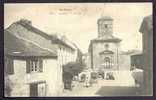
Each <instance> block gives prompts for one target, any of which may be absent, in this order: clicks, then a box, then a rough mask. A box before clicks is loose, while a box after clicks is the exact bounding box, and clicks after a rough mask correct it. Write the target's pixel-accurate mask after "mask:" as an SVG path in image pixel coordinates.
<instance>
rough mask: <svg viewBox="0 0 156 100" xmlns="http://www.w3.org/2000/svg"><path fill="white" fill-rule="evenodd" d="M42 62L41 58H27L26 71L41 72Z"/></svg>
mask: <svg viewBox="0 0 156 100" xmlns="http://www.w3.org/2000/svg"><path fill="white" fill-rule="evenodd" d="M42 71H43V63H42V60H41V59H31V60H27V73H30V72H42Z"/></svg>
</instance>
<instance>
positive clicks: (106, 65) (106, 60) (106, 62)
mask: <svg viewBox="0 0 156 100" xmlns="http://www.w3.org/2000/svg"><path fill="white" fill-rule="evenodd" d="M112 66H113V63H112V62H111V59H110V58H109V57H105V58H104V68H111V67H112Z"/></svg>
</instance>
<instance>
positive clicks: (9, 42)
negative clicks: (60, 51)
mask: <svg viewBox="0 0 156 100" xmlns="http://www.w3.org/2000/svg"><path fill="white" fill-rule="evenodd" d="M4 54H5V55H9V56H22V57H29V56H44V57H57V54H56V53H54V52H51V51H49V50H47V49H44V48H42V47H39V46H38V45H36V44H34V43H31V42H28V41H25V40H23V39H19V38H18V37H16V36H15V35H13V34H11V33H9V32H8V31H5V32H4Z"/></svg>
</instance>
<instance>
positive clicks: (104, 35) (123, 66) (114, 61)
mask: <svg viewBox="0 0 156 100" xmlns="http://www.w3.org/2000/svg"><path fill="white" fill-rule="evenodd" d="M97 24H98V37H97V38H95V39H93V40H91V41H90V45H89V49H88V56H89V57H88V58H89V59H90V61H88V62H89V63H90V64H88V65H89V66H90V68H91V69H93V70H96V71H104V73H105V75H106V73H109V72H111V73H114V75H116V77H118V80H122V79H121V77H122V76H123V73H124V74H125V73H127V72H128V74H129V75H128V77H127V78H129V79H126V80H127V82H128V81H129V80H132V81H134V80H133V78H132V76H131V75H130V67H131V60H130V54H128V53H125V52H123V51H121V48H120V42H121V39H120V38H118V37H116V36H115V35H114V32H113V19H112V18H111V17H108V16H105V17H101V18H100V19H98V21H97ZM117 72H120V73H117ZM126 80H122V81H126ZM132 84H134V82H133V83H132Z"/></svg>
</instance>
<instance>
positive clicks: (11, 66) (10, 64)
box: [7, 58, 14, 74]
mask: <svg viewBox="0 0 156 100" xmlns="http://www.w3.org/2000/svg"><path fill="white" fill-rule="evenodd" d="M7 73H8V74H14V61H13V59H10V58H9V59H7Z"/></svg>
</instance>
